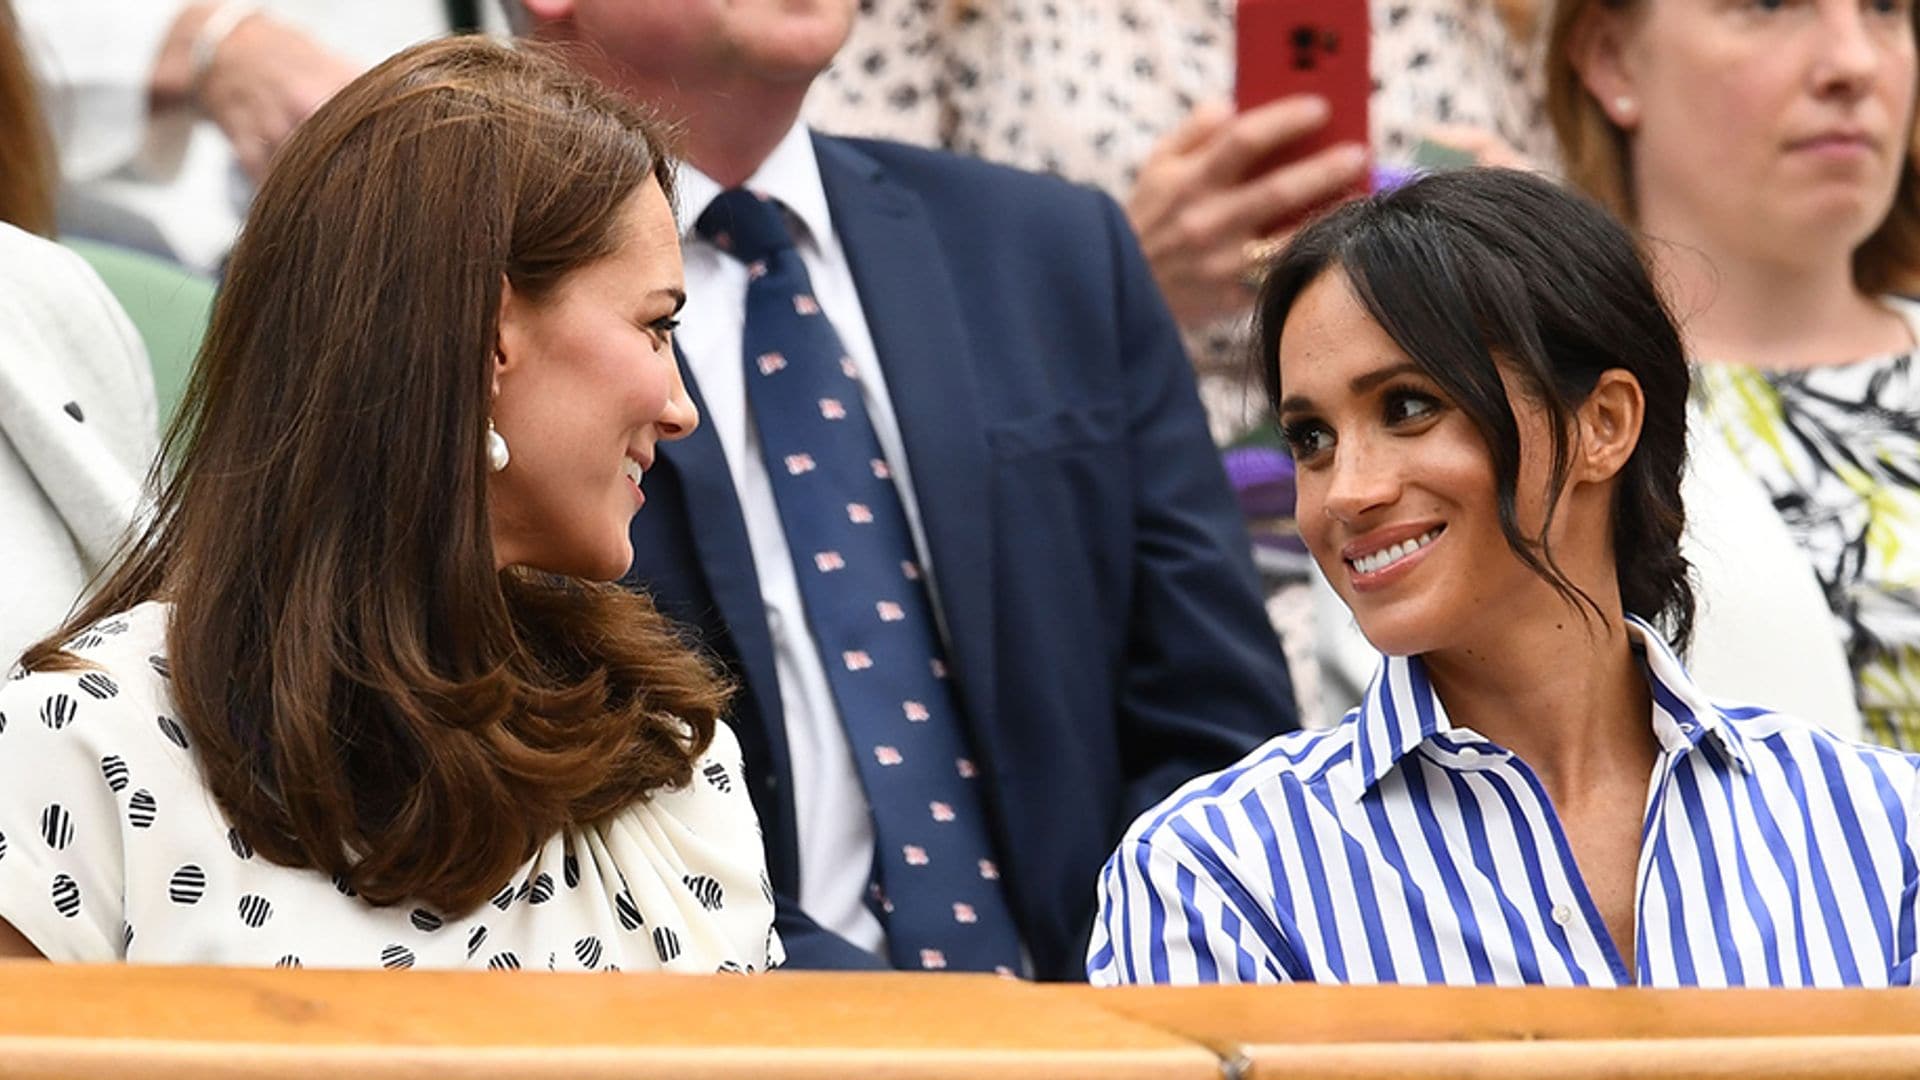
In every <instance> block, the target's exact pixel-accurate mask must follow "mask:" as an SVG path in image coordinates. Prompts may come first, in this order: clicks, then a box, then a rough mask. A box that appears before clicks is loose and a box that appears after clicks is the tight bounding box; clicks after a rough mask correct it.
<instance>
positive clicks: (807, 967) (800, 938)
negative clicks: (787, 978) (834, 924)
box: [773, 893, 887, 971]
mask: <svg viewBox="0 0 1920 1080" xmlns="http://www.w3.org/2000/svg"><path fill="white" fill-rule="evenodd" d="M773 908H774V916H773V927H774V929H775V930H777V931H778V932H779V934H780V944H781V945H783V946H784V947H785V948H786V952H787V960H786V963H784V964H782V965H781V967H782V968H783V969H784V970H791V971H885V970H887V964H886V962H885V961H884V960H881V959H880V958H879V957H877V956H875V955H873V954H872V953H870V952H868V951H867V950H865V949H863V948H861V947H860V946H858V945H855V944H854V943H853V942H851V941H848V940H847V939H846V938H843V937H841V936H840V935H839V934H836V933H834V932H833V931H831V930H828V929H827V928H826V927H824V926H821V925H820V924H819V923H817V922H814V921H813V919H812V918H811V917H810V916H808V915H807V913H806V912H804V911H801V910H800V905H799V903H797V902H796V901H794V900H793V899H791V898H789V897H787V896H783V895H780V894H778V893H776V894H775V895H774V898H773Z"/></svg>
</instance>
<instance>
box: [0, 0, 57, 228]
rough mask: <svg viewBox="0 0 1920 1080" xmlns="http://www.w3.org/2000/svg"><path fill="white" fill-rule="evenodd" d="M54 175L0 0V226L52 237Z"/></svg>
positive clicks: (11, 21)
mask: <svg viewBox="0 0 1920 1080" xmlns="http://www.w3.org/2000/svg"><path fill="white" fill-rule="evenodd" d="M56 176H57V172H56V170H55V168H54V153H53V140H52V138H50V137H49V136H48V134H47V124H46V119H45V117H44V116H42V114H41V112H40V99H39V95H38V94H36V93H35V91H34V85H33V71H32V69H30V68H29V67H28V66H27V53H26V48H25V47H24V45H23V44H22V43H21V41H20V23H19V21H18V20H17V19H16V18H15V17H14V14H13V7H12V5H11V4H9V3H8V0H0V221H4V222H6V223H7V224H9V225H13V226H16V227H18V228H22V229H25V230H27V231H28V232H32V233H39V234H40V235H41V236H52V235H53V229H54V224H53V207H54V191H55V184H56Z"/></svg>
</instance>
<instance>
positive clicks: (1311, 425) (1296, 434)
mask: <svg viewBox="0 0 1920 1080" xmlns="http://www.w3.org/2000/svg"><path fill="white" fill-rule="evenodd" d="M1280 435H1281V437H1282V438H1283V439H1285V440H1286V443H1287V449H1288V451H1290V452H1291V453H1292V454H1293V459H1294V460H1295V461H1307V460H1309V459H1311V458H1313V457H1316V456H1318V455H1320V454H1322V453H1324V452H1326V451H1328V450H1331V449H1333V432H1332V431H1331V430H1330V429H1328V427H1327V426H1326V425H1325V424H1322V423H1319V422H1318V421H1300V422H1297V423H1292V424H1287V425H1285V426H1283V427H1282V428H1281V429H1280Z"/></svg>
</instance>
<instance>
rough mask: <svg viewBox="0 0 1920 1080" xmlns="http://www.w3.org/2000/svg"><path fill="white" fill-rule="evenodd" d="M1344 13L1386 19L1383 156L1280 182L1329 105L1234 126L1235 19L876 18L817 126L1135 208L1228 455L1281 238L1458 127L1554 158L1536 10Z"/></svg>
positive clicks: (873, 11) (1243, 117)
mask: <svg viewBox="0 0 1920 1080" xmlns="http://www.w3.org/2000/svg"><path fill="white" fill-rule="evenodd" d="M1329 2H1334V0H1329ZM1340 2H1355V3H1367V4H1368V7H1369V14H1370V19H1371V24H1372V42H1371V49H1370V57H1371V67H1372V70H1373V72H1374V93H1373V97H1372V100H1371V101H1370V102H1369V103H1368V123H1369V127H1370V129H1371V142H1372V145H1371V147H1362V146H1342V147H1333V148H1330V149H1328V150H1326V151H1323V152H1321V153H1320V154H1318V155H1317V156H1315V157H1313V158H1309V159H1305V160H1302V161H1298V162H1294V163H1290V164H1286V165H1281V166H1279V167H1276V168H1274V169H1272V170H1270V171H1260V170H1259V169H1258V168H1257V166H1258V163H1260V162H1262V161H1265V160H1267V159H1268V158H1269V157H1270V155H1271V154H1273V153H1274V152H1276V151H1281V150H1284V148H1285V147H1286V146H1287V145H1288V144H1289V143H1291V142H1293V141H1294V140H1296V139H1298V138H1300V137H1301V136H1303V135H1305V134H1307V133H1308V132H1310V131H1312V130H1314V129H1317V128H1319V127H1320V126H1321V125H1322V124H1324V123H1325V111H1324V110H1325V105H1324V103H1323V102H1315V101H1312V100H1309V99H1307V98H1304V97H1299V98H1293V99H1286V100H1282V101H1277V102H1274V103H1272V104H1269V105H1266V106H1263V107H1260V108H1256V109H1253V110H1250V111H1248V112H1246V113H1236V112H1235V111H1234V109H1233V107H1232V105H1231V101H1232V99H1233V96H1234V82H1235V71H1234V66H1235V59H1234V58H1235V34H1234V30H1235V27H1234V7H1235V5H1234V3H1233V0H1109V2H1105V3H1055V2H1050V0H867V2H864V3H862V4H861V5H860V18H859V19H858V21H857V22H856V23H855V26H854V31H853V36H852V38H851V39H850V41H849V42H848V45H847V48H846V49H844V50H842V52H841V53H840V55H839V57H838V58H837V59H836V61H835V63H834V65H833V66H832V67H831V68H829V69H828V70H827V72H826V73H825V75H823V76H822V77H821V79H820V80H819V81H818V82H817V83H816V84H815V86H814V89H813V92H812V93H811V94H810V95H809V97H808V99H807V105H806V114H805V115H806V116H807V119H808V122H810V123H812V124H814V125H815V126H816V127H818V128H820V129H821V130H823V131H831V132H836V133H844V134H851V135H870V136H877V137H882V138H890V139H898V140H900V141H903V142H910V143H916V144H919V145H923V146H940V147H945V148H947V149H950V150H955V151H958V152H960V153H964V154H971V155H975V156H979V157H983V158H986V159H988V160H990V161H998V162H1003V163H1005V164H1009V165H1017V166H1019V167H1021V168H1026V169H1034V170H1037V171H1044V172H1051V173H1056V174H1059V175H1061V176H1065V177H1067V178H1068V179H1071V180H1075V181H1078V182H1080V183H1087V184H1093V185H1094V186H1096V187H1099V188H1101V189H1102V190H1104V191H1106V192H1107V193H1108V194H1110V195H1112V196H1113V197H1114V198H1116V199H1118V200H1120V201H1121V203H1122V204H1123V205H1124V206H1125V207H1126V209H1127V217H1128V220H1129V221H1131V222H1132V224H1133V226H1134V229H1135V231H1136V232H1138V233H1139V235H1140V239H1141V246H1142V247H1143V248H1144V249H1145V251H1146V253H1147V257H1148V259H1149V261H1150V263H1151V264H1152V266H1153V270H1154V277H1155V279H1156V280H1157V281H1158V282H1159V284H1160V286H1161V289H1162V291H1163V292H1164V293H1165V294H1166V296H1167V302H1168V304H1169V306H1171V307H1172V308H1173V311H1174V314H1175V315H1176V316H1177V317H1178V318H1179V320H1180V322H1181V325H1182V326H1183V327H1185V328H1186V329H1187V330H1188V331H1189V332H1190V335H1191V337H1190V342H1191V344H1192V346H1193V350H1194V352H1195V360H1196V363H1197V364H1198V365H1199V371H1200V374H1201V376H1202V380H1201V389H1202V397H1203V399H1204V400H1206V401H1207V404H1208V409H1209V414H1210V417H1211V419H1212V424H1213V429H1214V432H1215V435H1216V436H1217V437H1219V438H1221V439H1223V440H1224V439H1227V438H1230V437H1232V436H1234V435H1237V434H1240V433H1241V432H1243V431H1244V430H1245V429H1246V428H1247V427H1248V426H1250V425H1252V424H1254V423H1257V422H1258V421H1259V419H1260V416H1259V407H1258V402H1257V401H1256V400H1254V398H1255V397H1257V395H1253V396H1249V393H1248V391H1249V389H1250V388H1249V387H1247V386H1246V385H1245V384H1244V382H1243V372H1244V365H1243V364H1242V363H1241V362H1240V361H1241V359H1242V354H1241V351H1240V348H1239V347H1240V345H1241V343H1242V342H1243V341H1244V338H1243V337H1242V335H1243V334H1244V332H1245V320H1246V316H1247V314H1248V311H1249V310H1250V301H1251V293H1250V291H1249V290H1248V288H1247V286H1246V275H1247V273H1248V271H1249V269H1250V265H1249V262H1248V258H1247V252H1248V250H1249V245H1252V244H1255V243H1256V242H1258V241H1261V240H1264V239H1266V238H1267V229H1268V227H1269V226H1270V225H1271V223H1272V222H1274V221H1276V220H1280V219H1283V218H1286V217H1288V216H1290V215H1292V214H1295V213H1297V212H1298V211H1299V210H1301V209H1302V208H1304V207H1308V206H1312V205H1315V204H1317V203H1318V202H1320V201H1322V200H1323V199H1324V198H1326V197H1327V196H1328V195H1330V194H1333V193H1336V192H1338V191H1339V190H1341V189H1342V188H1343V187H1345V186H1347V185H1348V184H1349V183H1351V182H1352V180H1353V179H1354V178H1355V177H1356V176H1358V175H1360V174H1362V173H1363V172H1364V171H1365V170H1366V168H1367V164H1368V161H1369V160H1370V158H1371V159H1373V160H1378V161H1383V162H1390V163H1394V164H1398V165H1406V164H1409V163H1410V162H1411V161H1412V159H1413V155H1414V152H1415V150H1416V148H1417V147H1418V146H1419V143H1420V141H1421V140H1422V139H1423V138H1426V137H1427V136H1429V135H1430V134H1434V133H1435V129H1436V128H1437V127H1439V126H1441V125H1458V126H1459V127H1460V128H1461V129H1463V131H1467V132H1476V131H1479V130H1482V129H1484V130H1486V131H1489V132H1492V133H1495V134H1496V135H1497V136H1498V137H1499V138H1500V139H1501V140H1503V141H1504V142H1505V143H1506V144H1509V145H1511V146H1513V147H1515V148H1518V150H1519V151H1520V152H1521V153H1532V154H1540V155H1544V154H1545V152H1546V145H1547V140H1546V139H1544V138H1543V136H1545V134H1546V130H1545V125H1544V123H1543V121H1542V120H1541V119H1540V116H1539V105H1538V94H1537V93H1534V92H1531V90H1530V83H1529V71H1530V70H1531V69H1530V68H1529V65H1528V64H1527V59H1528V55H1529V54H1528V45H1529V44H1530V41H1531V34H1532V27H1533V25H1534V11H1533V0H1395V2H1392V3H1389V2H1388V0H1340ZM1441 134H1445V132H1441Z"/></svg>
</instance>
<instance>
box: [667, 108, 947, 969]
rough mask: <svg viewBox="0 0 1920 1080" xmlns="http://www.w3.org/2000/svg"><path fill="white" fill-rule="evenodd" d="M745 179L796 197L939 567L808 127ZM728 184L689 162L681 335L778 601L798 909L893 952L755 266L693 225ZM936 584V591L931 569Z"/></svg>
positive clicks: (797, 129)
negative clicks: (757, 373) (802, 565)
mask: <svg viewBox="0 0 1920 1080" xmlns="http://www.w3.org/2000/svg"><path fill="white" fill-rule="evenodd" d="M745 186H746V187H748V188H750V189H752V190H754V191H757V192H761V193H763V194H765V195H768V196H771V197H772V198H774V199H776V200H778V201H779V202H780V204H781V205H782V206H784V207H786V209H787V211H788V224H789V225H794V226H796V227H795V228H794V240H795V244H796V246H797V247H798V249H799V252H800V259H801V262H802V263H804V264H805V266H806V268H807V276H808V277H809V278H810V279H811V280H812V283H813V295H814V297H815V298H816V299H817V300H819V302H820V308H821V310H822V311H823V312H825V313H826V316H827V318H828V319H829V320H831V321H832V323H833V327H834V329H835V330H836V331H838V332H839V334H840V341H841V344H843V345H844V346H846V351H847V355H848V356H850V357H852V358H853V362H854V363H855V364H856V365H857V366H858V367H859V369H860V384H861V386H862V388H863V390H864V394H865V401H866V406H867V415H868V417H869V418H871V420H872V422H873V429H874V434H875V435H876V436H878V437H879V440H880V448H881V450H882V451H883V452H884V453H885V454H886V458H887V465H888V467H889V468H890V469H892V471H893V478H894V483H895V484H896V485H898V487H899V489H900V501H901V503H902V505H903V506H904V507H905V509H906V515H907V527H908V528H909V529H910V530H911V531H912V533H913V543H914V548H915V550H916V552H917V553H918V554H919V557H920V565H921V566H923V567H931V560H930V559H929V558H928V557H927V540H926V535H925V533H924V532H923V531H922V530H921V527H920V508H919V505H918V504H917V503H916V502H915V501H914V496H913V477H912V472H911V470H910V468H909V467H908V464H907V456H906V450H905V447H904V445H903V444H902V442H901V439H900V425H899V421H898V420H897V419H896V418H895V416H894V412H893V402H892V401H891V400H890V399H889V398H888V396H887V383H886V376H885V375H884V374H883V373H882V372H881V370H880V361H879V357H878V355H877V354H876V352H875V350H874V346H873V336H872V334H871V333H870V332H869V331H868V329H867V319H866V314H865V312H864V311H863V310H862V308H861V306H860V294H859V292H858V290H857V289H856V288H855V287H854V281H853V269H852V267H851V266H849V265H848V262H847V255H846V252H845V251H844V250H843V249H842V248H841V246H840V240H839V237H837V236H836V235H835V234H834V231H833V218H832V215H831V214H830V213H829V212H828V209H827V193H826V189H825V188H824V187H823V186H822V185H821V182H820V169H819V165H818V164H817V162H816V161H815V160H814V154H813V140H812V137H811V136H810V135H809V133H808V131H807V129H806V127H805V126H804V125H801V124H795V125H794V127H793V129H792V130H790V131H788V132H787V135H786V138H784V139H783V140H781V142H780V145H779V146H778V147H776V148H775V149H774V151H773V153H772V154H770V155H769V156H768V157H767V160H766V161H765V162H763V163H762V164H761V166H760V169H759V171H757V172H755V173H754V174H753V176H752V177H751V178H750V179H748V181H747V183H746V185H745ZM720 192H721V188H720V185H719V184H718V183H716V182H715V181H714V180H713V179H712V178H710V177H708V176H706V175H705V174H704V173H702V172H700V170H698V169H696V168H694V167H693V166H691V165H688V164H682V165H681V166H680V178H679V204H680V206H679V212H680V232H681V236H682V238H683V240H684V241H685V253H686V275H687V304H686V307H685V309H683V310H682V311H681V313H680V329H679V330H678V331H677V332H676V342H677V343H678V345H679V347H680V351H681V353H682V354H683V355H684V356H685V357H686V359H687V365H688V367H689V368H691V369H692V371H693V377H694V381H695V382H696V383H698V384H699V387H700V395H701V397H702V398H703V399H704V400H705V402H706V415H705V416H703V417H702V420H703V421H704V422H706V423H708V424H711V425H713V432H714V435H715V436H716V437H717V438H718V439H719V440H720V447H721V450H722V451H723V452H724V453H725V455H726V459H727V468H728V470H729V472H730V473H731V474H732V477H733V487H734V491H735V492H736V493H737V494H738V496H739V499H740V511H741V514H742V515H743V516H744V518H745V519H746V526H747V539H748V542H749V543H750V544H751V545H752V548H753V565H754V570H755V572H756V573H758V575H759V577H760V595H761V598H762V600H763V601H764V603H765V605H766V612H767V629H768V630H769V631H770V633H771V636H772V638H773V660H774V670H775V672H776V674H777V676H778V679H779V682H780V707H781V711H782V713H783V714H784V715H785V717H786V734H787V749H788V754H789V757H790V762H791V770H790V772H791V776H792V780H793V804H794V814H795V821H796V823H797V826H798V832H799V842H800V897H799V900H800V907H801V909H802V910H804V911H805V912H806V913H807V914H808V915H809V916H811V917H812V918H813V919H814V921H816V922H818V923H819V924H820V925H821V926H823V927H825V928H826V929H828V930H831V931H833V932H834V933H837V934H839V935H840V936H842V937H844V938H846V939H847V940H849V941H852V942H853V943H854V944H856V945H859V946H861V947H862V948H865V949H869V950H872V951H873V952H875V953H877V954H881V955H884V954H885V951H886V936H885V931H884V930H883V929H882V928H881V926H880V922H879V920H878V919H876V918H875V917H874V915H873V913H872V912H871V911H869V910H868V909H867V906H866V902H865V898H866V892H867V884H868V881H869V879H870V877H871V870H872V865H873V844H874V835H873V821H872V813H871V811H870V810H869V809H868V807H867V800H866V795H865V792H864V789H863V788H862V786H861V783H860V774H859V773H858V772H857V771H856V768H855V766H854V761H853V751H852V748H851V747H850V745H849V744H848V742H847V735H846V729H845V728H844V727H843V726H842V725H841V722H840V711H839V709H838V708H837V707H836V706H835V704H834V700H833V690H832V687H831V686H830V685H829V684H828V682H827V672H826V668H825V667H824V666H823V665H822V664H821V661H820V649H819V646H818V645H817V644H816V643H815V641H814V638H813V632H812V630H811V629H810V628H809V627H808V625H807V616H806V607H805V605H804V604H803V603H802V602H801V599H800V585H799V582H798V580H797V579H796V578H795V577H794V570H793V556H792V554H791V552H789V551H788V549H787V537H786V532H785V531H784V530H783V529H782V527H781V524H780V511H779V508H778V506H777V505H775V503H774V498H773V487H772V483H771V481H770V479H769V478H768V476H767V465H766V459H765V458H764V457H762V455H761V450H760V435H759V432H758V431H757V430H756V429H755V427H754V424H753V418H752V416H751V415H749V413H748V411H747V395H746V376H745V368H744V362H743V360H742V358H741V350H742V342H741V338H742V334H743V331H744V329H745V325H746V301H747V271H746V267H745V266H743V265H742V264H741V263H740V262H739V261H738V260H736V259H734V258H733V257H732V256H730V255H727V254H726V253H724V252H722V251H720V250H719V249H718V248H715V247H714V246H713V245H712V244H709V243H707V242H706V241H705V240H702V239H700V237H699V236H698V235H697V234H696V233H695V232H694V228H693V226H694V222H696V221H698V220H699V218H700V215H701V213H702V212H704V211H705V210H706V208H707V205H708V204H709V203H711V202H712V201H713V199H714V197H715V196H717V195H719V194H720ZM928 587H929V590H930V591H932V592H933V593H934V597H935V604H936V610H937V605H938V593H937V590H935V589H934V582H933V581H932V578H931V573H930V572H929V576H928Z"/></svg>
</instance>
